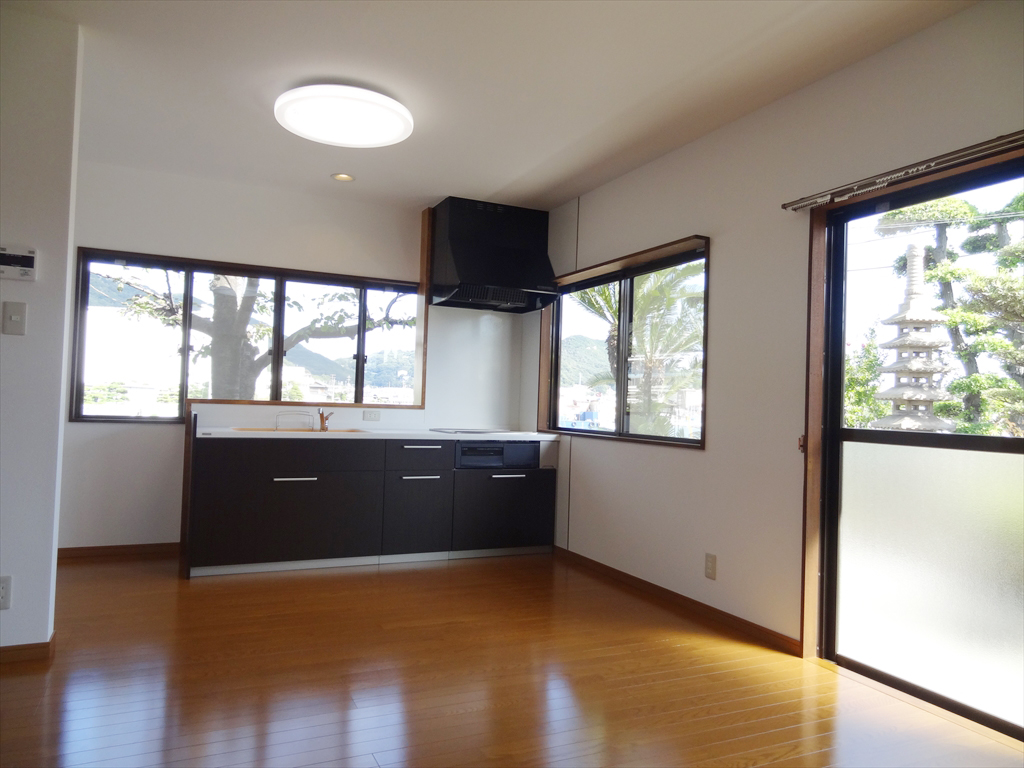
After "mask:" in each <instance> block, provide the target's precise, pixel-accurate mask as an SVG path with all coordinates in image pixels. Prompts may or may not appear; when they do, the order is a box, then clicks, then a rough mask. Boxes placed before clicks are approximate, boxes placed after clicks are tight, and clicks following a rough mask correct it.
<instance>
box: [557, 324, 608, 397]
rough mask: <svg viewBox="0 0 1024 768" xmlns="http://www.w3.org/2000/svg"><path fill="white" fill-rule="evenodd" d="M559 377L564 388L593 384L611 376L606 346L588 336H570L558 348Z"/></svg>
mask: <svg viewBox="0 0 1024 768" xmlns="http://www.w3.org/2000/svg"><path fill="white" fill-rule="evenodd" d="M558 354H559V375H560V383H561V385H562V386H563V387H571V386H573V385H574V384H580V383H583V384H591V385H593V384H594V383H595V380H596V379H598V378H600V377H607V376H609V371H608V356H607V353H606V348H605V344H604V343H603V342H600V341H598V340H597V339H591V338H589V337H587V336H578V335H577V336H569V337H567V338H564V339H562V342H561V344H560V345H559V348H558Z"/></svg>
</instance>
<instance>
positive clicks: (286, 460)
mask: <svg viewBox="0 0 1024 768" xmlns="http://www.w3.org/2000/svg"><path fill="white" fill-rule="evenodd" d="M382 443H383V441H381V440H344V439H333V438H329V437H325V438H315V437H314V438H304V439H294V440H289V439H287V438H285V439H278V438H266V439H260V438H254V439H251V440H248V439H237V440H226V439H220V440H218V439H212V440H203V439H199V440H197V441H196V443H195V446H194V448H193V450H194V451H195V452H196V460H195V463H196V466H203V465H205V464H221V465H224V464H226V465H230V466H231V467H233V468H235V467H237V468H238V469H239V470H244V471H245V472H247V473H249V474H253V475H267V476H273V477H287V476H298V477H305V476H308V475H315V474H316V473H318V472H357V471H366V470H383V469H384V446H383V445H382Z"/></svg>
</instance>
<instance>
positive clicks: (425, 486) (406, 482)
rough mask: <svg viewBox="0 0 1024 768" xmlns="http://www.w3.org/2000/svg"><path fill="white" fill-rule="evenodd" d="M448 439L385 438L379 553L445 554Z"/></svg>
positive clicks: (448, 538)
mask: <svg viewBox="0 0 1024 768" xmlns="http://www.w3.org/2000/svg"><path fill="white" fill-rule="evenodd" d="M454 462H455V441H453V440H388V441H386V444H385V458H384V464H385V467H387V473H386V475H385V479H384V539H383V544H382V548H381V554H384V555H406V554H411V553H413V552H447V551H448V550H450V549H451V545H452V465H453V464H454Z"/></svg>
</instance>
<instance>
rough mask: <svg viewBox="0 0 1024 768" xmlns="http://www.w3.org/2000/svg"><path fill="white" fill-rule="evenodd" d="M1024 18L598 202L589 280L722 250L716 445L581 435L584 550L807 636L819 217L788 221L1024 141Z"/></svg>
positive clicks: (969, 27) (685, 159) (712, 327)
mask: <svg viewBox="0 0 1024 768" xmlns="http://www.w3.org/2000/svg"><path fill="white" fill-rule="evenodd" d="M1022 17H1024V6H1022V5H1021V4H1019V3H980V4H979V5H977V6H974V7H972V8H970V9H968V10H967V11H964V12H963V13H961V14H959V15H957V16H954V17H951V18H950V19H948V20H946V21H944V22H942V23H940V24H938V25H936V26H934V27H932V28H929V29H927V30H925V31H923V32H921V33H919V34H918V35H916V36H914V37H912V38H909V39H908V40H906V41H904V42H901V43H899V44H897V45H894V46H892V47H891V48H888V49H886V50H884V51H882V52H881V53H879V54H877V55H875V56H873V57H870V58H869V59H866V60H864V61H862V62H860V63H858V64H856V65H854V66H851V67H849V68H847V69H845V70H842V71H840V72H838V73H836V74H835V75H832V76H830V77H828V78H826V79H824V80H822V81H819V82H818V83H815V84H814V85H811V86H809V87H807V88H805V89H803V90H802V91H799V92H797V93H795V94H792V95H791V96H788V97H786V98H784V99H781V100H779V101H777V102H775V103H773V104H771V105H769V106H767V107H765V108H763V109H761V110H759V111H758V112H755V113H753V114H751V115H749V116H748V117H746V118H744V119H742V120H739V121H737V122H735V123H732V124H730V125H728V126H725V127H724V128H722V129H720V130H718V131H716V132H714V133H712V134H710V135H708V136H706V137H704V138H702V139H700V140H698V141H696V142H693V143H692V144H690V145H687V146H685V147H683V148H681V149H679V150H676V151H675V152H673V153H671V154H669V155H666V156H664V157H663V158H661V159H659V160H657V161H655V162H653V163H650V164H649V165H646V166H644V167H642V168H640V169H638V170H636V171H634V172H632V173H630V174H627V175H625V176H623V177H620V178H619V179H617V180H615V181H613V182H610V183H608V184H606V185H604V186H603V187H600V188H598V189H596V190H594V191H593V192H591V193H589V194H586V195H584V196H583V197H582V198H581V200H580V219H579V256H578V258H579V266H580V267H581V268H582V267H585V266H590V265H592V264H596V263H600V262H603V261H606V260H608V259H612V258H615V257H618V256H622V255H625V254H628V253H632V252H635V251H639V250H642V249H644V248H649V247H651V246H655V245H658V244H661V243H665V242H668V241H671V240H675V239H678V238H681V237H685V236H688V235H692V234H700V235H708V236H710V238H711V250H710V270H709V272H710V280H709V302H710V303H709V325H708V350H707V371H708V392H707V433H706V436H707V450H706V451H705V452H704V453H700V452H697V451H683V450H677V449H672V448H658V447H653V448H651V447H647V446H637V445H633V444H625V443H608V442H602V441H597V440H585V439H575V440H574V441H573V453H572V482H571V507H570V530H569V545H570V548H571V549H572V550H573V551H576V552H579V553H581V554H583V555H586V556H588V557H593V558H594V559H596V560H599V561H601V562H603V563H606V564H608V565H610V566H612V567H615V568H618V569H620V570H623V571H626V572H628V573H631V574H634V575H636V576H639V577H641V578H645V579H648V580H650V581H653V582H654V583H656V584H660V585H662V586H665V587H667V588H669V589H673V590H675V591H678V592H681V593H682V594H685V595H687V596H689V597H692V598H695V599H697V600H701V601H703V602H706V603H708V604H710V605H712V606H714V607H716V608H720V609H722V610H725V611H729V612H730V613H734V614H736V615H738V616H740V617H742V618H745V619H747V620H750V621H754V622H756V623H759V624H762V625H764V626H766V627H768V628H770V629H773V630H775V631H778V632H781V633H783V634H787V635H790V636H792V637H796V636H797V635H798V633H799V618H800V567H801V542H802V490H803V472H802V467H803V461H802V454H800V453H799V452H798V451H797V438H798V436H799V435H800V434H801V433H802V431H803V420H804V415H803V409H804V370H805V350H804V345H805V339H806V313H807V306H806V305H807V287H806V286H807V227H808V223H807V222H808V217H807V214H806V213H804V214H794V213H789V212H786V211H783V210H781V208H780V206H781V204H782V203H784V202H787V201H789V200H792V199H795V198H798V197H801V196H803V195H808V194H812V193H814V192H817V191H820V190H823V189H827V188H829V187H833V186H836V185H838V184H841V183H845V182H852V181H855V180H857V179H860V178H864V177H866V176H869V175H871V174H875V173H879V172H882V171H885V170H887V169H890V168H895V167H899V166H902V165H907V164H910V163H913V162H915V161H918V160H923V159H926V158H928V157H930V156H933V155H937V154H940V153H943V152H948V151H951V150H954V149H957V148H959V147H964V146H967V145H970V144H974V143H977V142H979V141H983V140H985V139H989V138H992V137H994V136H998V135H1001V134H1006V133H1010V132H1012V131H1015V130H1020V129H1021V128H1022V127H1024V42H1022V41H1024V18H1022ZM950 51H956V55H955V56H954V55H950ZM954 115H956V116H960V117H951V116H954ZM704 552H712V553H714V554H717V556H718V580H717V581H714V582H712V581H709V580H706V579H704V577H703V554H704Z"/></svg>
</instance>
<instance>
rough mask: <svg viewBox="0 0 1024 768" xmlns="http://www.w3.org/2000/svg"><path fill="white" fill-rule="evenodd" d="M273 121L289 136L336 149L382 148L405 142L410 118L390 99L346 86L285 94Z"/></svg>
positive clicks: (309, 88) (287, 92)
mask: <svg viewBox="0 0 1024 768" xmlns="http://www.w3.org/2000/svg"><path fill="white" fill-rule="evenodd" d="M274 117H276V118H277V122H279V123H280V124H281V125H283V126H284V127H285V128H287V129H288V130H289V131H291V132H292V133H294V134H296V135H298V136H301V137H302V138H304V139H309V140H310V141H318V142H320V143H321V144H331V145H333V146H336V147H386V146H388V145H389V144H397V143H398V142H400V141H404V140H405V139H407V138H409V134H411V133H412V125H413V123H412V114H411V113H410V112H409V110H408V109H406V108H405V107H404V106H402V105H401V104H399V103H398V102H397V101H395V100H394V99H392V98H390V97H388V96H385V95H384V94H381V93H377V92H375V91H368V90H366V89H365V88H355V87H353V86H350V85H307V86H304V87H302V88H294V89H292V90H290V91H285V92H284V93H282V94H281V95H280V96H278V98H277V101H276V102H275V103H274Z"/></svg>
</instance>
